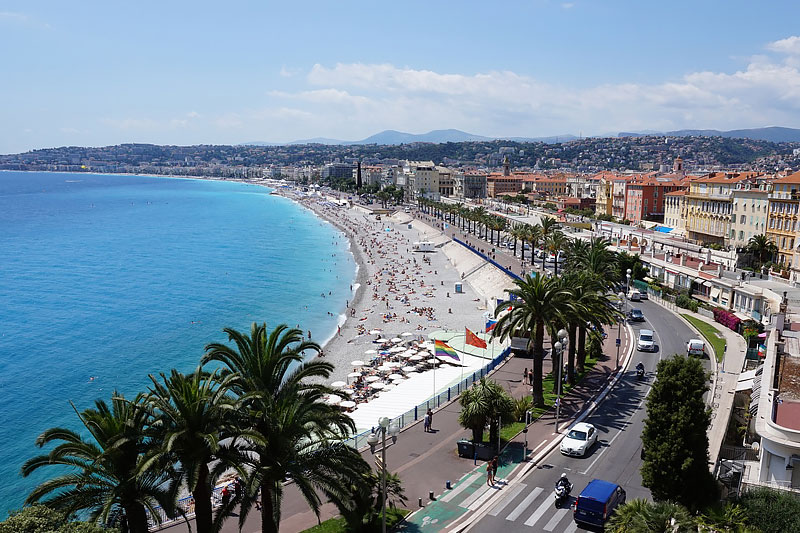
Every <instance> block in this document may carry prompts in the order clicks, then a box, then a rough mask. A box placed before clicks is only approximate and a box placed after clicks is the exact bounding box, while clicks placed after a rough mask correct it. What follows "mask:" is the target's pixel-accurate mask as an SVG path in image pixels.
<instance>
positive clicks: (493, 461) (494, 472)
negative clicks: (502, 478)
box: [492, 455, 498, 483]
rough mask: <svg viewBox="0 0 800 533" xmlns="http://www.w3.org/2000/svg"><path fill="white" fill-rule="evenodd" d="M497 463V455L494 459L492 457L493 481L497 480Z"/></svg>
mask: <svg viewBox="0 0 800 533" xmlns="http://www.w3.org/2000/svg"><path fill="white" fill-rule="evenodd" d="M497 463H498V460H497V456H496V455H495V456H494V459H492V483H494V482H495V481H497Z"/></svg>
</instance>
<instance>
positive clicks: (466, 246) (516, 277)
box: [453, 237, 522, 279]
mask: <svg viewBox="0 0 800 533" xmlns="http://www.w3.org/2000/svg"><path fill="white" fill-rule="evenodd" d="M453 240H454V241H455V242H457V243H458V244H460V245H461V246H463V247H464V248H466V249H467V250H471V251H472V253H474V254H475V255H477V256H479V257H480V258H481V259H483V260H485V261H488V262H489V263H491V264H493V265H494V266H496V267H497V268H499V269H500V270H502V271H503V272H505V273H506V274H508V275H509V276H511V277H512V278H514V279H522V278H521V277H520V276H519V275H517V274H514V273H513V272H511V271H510V270H509V269H507V268H506V267H504V266H503V265H501V264H500V263H498V262H497V261H495V260H494V259H492V258H491V257H489V256H488V255H486V254H483V253H481V252H480V251H478V250H477V249H475V247H473V246H470V245H469V244H467V243H465V242H464V241H462V240H461V239H459V238H457V237H453Z"/></svg>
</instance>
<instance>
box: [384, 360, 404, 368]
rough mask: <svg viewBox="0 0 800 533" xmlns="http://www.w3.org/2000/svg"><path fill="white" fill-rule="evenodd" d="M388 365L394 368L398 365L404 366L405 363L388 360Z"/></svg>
mask: <svg viewBox="0 0 800 533" xmlns="http://www.w3.org/2000/svg"><path fill="white" fill-rule="evenodd" d="M386 366H388V367H392V368H394V367H398V366H403V363H401V362H400V361H388V362H387V363H386Z"/></svg>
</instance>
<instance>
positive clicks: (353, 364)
mask: <svg viewBox="0 0 800 533" xmlns="http://www.w3.org/2000/svg"><path fill="white" fill-rule="evenodd" d="M365 364H366V363H365V362H364V361H360V360H358V359H356V360H355V361H351V362H350V366H354V367H356V368H358V367H360V366H364V365H365Z"/></svg>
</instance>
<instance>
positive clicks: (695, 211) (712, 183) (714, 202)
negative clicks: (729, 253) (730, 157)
mask: <svg viewBox="0 0 800 533" xmlns="http://www.w3.org/2000/svg"><path fill="white" fill-rule="evenodd" d="M754 175H755V174H751V173H742V174H731V173H727V172H712V173H710V174H708V175H707V176H705V177H702V178H699V179H697V180H695V181H693V182H691V184H690V185H689V194H687V195H686V215H687V220H686V230H687V231H688V233H689V238H690V239H694V240H697V241H700V242H704V243H717V244H725V240H726V239H728V238H729V237H730V226H731V214H732V213H733V200H732V197H731V195H732V193H733V190H734V189H735V188H736V184H737V183H739V182H740V181H742V180H745V179H747V178H750V177H753V176H754Z"/></svg>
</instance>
